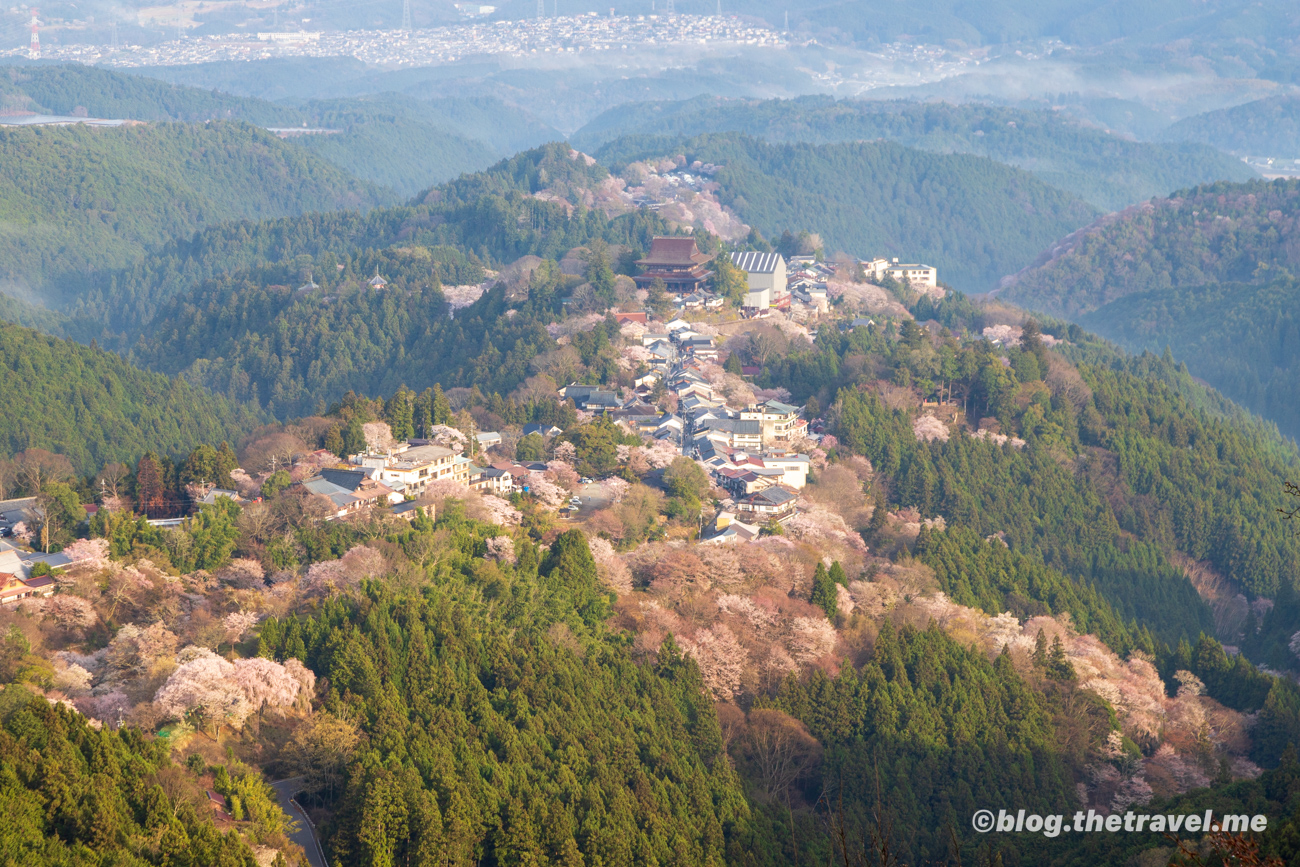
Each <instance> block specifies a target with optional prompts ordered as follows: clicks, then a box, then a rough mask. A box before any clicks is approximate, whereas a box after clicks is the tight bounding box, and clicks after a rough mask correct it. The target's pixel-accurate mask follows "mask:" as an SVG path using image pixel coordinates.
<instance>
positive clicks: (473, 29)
mask: <svg viewBox="0 0 1300 867" xmlns="http://www.w3.org/2000/svg"><path fill="white" fill-rule="evenodd" d="M784 42H785V38H784V37H783V36H782V35H781V34H779V33H777V32H776V31H775V30H771V29H769V28H767V27H764V26H761V25H758V24H755V23H754V22H753V21H752V20H741V19H739V18H736V17H734V16H720V15H637V16H605V17H602V16H599V15H597V14H596V13H594V12H593V13H590V14H587V15H575V16H569V17H555V18H535V19H524V20H519V21H491V22H488V21H484V22H475V23H467V24H462V25H454V26H448V27H438V28H433V29H428V30H342V31H288V32H282V31H273V32H263V33H230V34H223V35H219V36H199V37H194V38H178V39H175V40H172V41H169V42H163V43H159V44H156V45H148V46H143V45H120V46H118V47H113V46H111V45H90V44H77V43H69V44H54V45H44V46H39V45H38V46H36V47H26V46H25V47H22V48H15V49H12V50H9V51H4V52H0V56H3V57H32V56H39V57H40V58H42V59H46V60H63V61H75V62H79V63H87V64H103V65H105V66H115V67H134V66H163V65H179V64H194V63H212V62H216V61H231V60H265V59H269V58H284V57H355V58H356V59H357V60H360V61H362V62H364V63H373V64H378V65H382V66H399V67H402V66H430V65H435V64H438V63H450V62H454V61H456V60H460V59H461V58H464V57H470V56H476V55H505V56H513V57H527V56H535V55H538V54H547V53H551V54H556V55H560V54H574V55H576V54H580V53H586V52H607V51H623V50H630V49H634V48H643V47H647V46H658V47H664V46H674V45H704V46H723V45H736V46H742V45H744V46H776V45H781V44H784Z"/></svg>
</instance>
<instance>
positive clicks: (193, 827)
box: [0, 633, 283, 867]
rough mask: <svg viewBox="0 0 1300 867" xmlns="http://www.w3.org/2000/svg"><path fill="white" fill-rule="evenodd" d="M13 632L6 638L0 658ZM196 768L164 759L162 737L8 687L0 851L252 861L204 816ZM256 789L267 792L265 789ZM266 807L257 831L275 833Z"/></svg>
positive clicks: (1, 717) (1, 727)
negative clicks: (94, 721)
mask: <svg viewBox="0 0 1300 867" xmlns="http://www.w3.org/2000/svg"><path fill="white" fill-rule="evenodd" d="M20 638H21V633H20V634H19V636H18V638H15V637H14V635H13V634H12V633H11V634H10V636H9V637H8V638H6V639H5V644H6V659H5V664H6V665H7V666H8V667H12V665H13V663H14V661H15V657H14V655H13V653H12V650H11V646H12V644H13V643H14V642H15V641H16V640H18V639H20ZM6 673H7V674H8V672H6ZM6 679H10V678H6ZM195 770H196V769H188V770H187V769H184V768H181V767H178V766H176V765H174V764H172V762H171V760H170V758H169V757H168V748H167V747H166V746H165V745H164V744H163V743H162V742H161V741H158V740H156V739H153V738H147V737H145V736H143V735H142V734H141V733H140V732H139V731H138V730H136V729H133V728H124V729H122V730H121V731H120V732H115V731H112V730H111V729H109V728H107V727H105V728H103V729H99V728H92V727H91V726H90V725H89V724H88V722H87V720H86V719H85V718H84V717H82V716H81V715H80V714H78V713H76V712H75V711H69V710H67V709H65V708H62V707H59V706H52V705H50V704H49V703H48V702H47V701H45V700H44V699H43V698H40V697H38V696H35V695H33V694H32V693H30V692H28V691H27V690H26V689H24V688H23V687H21V686H12V687H10V688H8V689H6V690H5V691H4V693H3V700H0V802H3V803H4V805H5V815H6V822H5V829H4V832H3V833H0V857H3V858H4V860H6V861H7V862H9V863H11V864H59V865H64V864H66V865H81V864H124V865H125V864H130V865H164V864H166V865H171V864H176V865H181V864H184V865H196V867H197V865H200V864H210V865H220V867H254V865H256V864H257V863H258V862H257V859H256V857H255V855H254V852H253V850H252V848H251V847H250V846H249V844H248V842H246V841H245V840H244V839H243V838H241V837H240V836H239V835H237V834H233V833H222V832H221V831H220V830H218V829H217V828H216V827H215V825H214V824H213V820H212V817H211V813H212V810H211V809H210V808H209V806H208V804H207V803H206V800H207V799H206V798H205V797H204V794H203V789H202V786H201V781H200V779H199V778H198V777H197V776H196V774H195ZM262 786H263V788H264V784H262ZM258 795H259V796H260V798H261V799H263V800H264V801H265V800H269V792H266V791H260V790H259V791H258ZM268 806H269V805H268ZM266 815H267V819H266V820H264V823H263V824H264V825H265V827H264V828H262V829H261V832H262V833H263V834H265V836H266V837H267V838H268V839H274V838H277V837H279V838H283V831H282V829H281V827H279V821H280V820H276V819H273V818H271V816H272V815H274V814H271V813H270V812H269V811H268V812H267V814H266Z"/></svg>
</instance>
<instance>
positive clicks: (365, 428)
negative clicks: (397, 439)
mask: <svg viewBox="0 0 1300 867" xmlns="http://www.w3.org/2000/svg"><path fill="white" fill-rule="evenodd" d="M361 431H362V433H363V434H365V437H366V449H367V450H369V451H370V453H371V454H383V453H384V452H386V451H388V450H389V449H391V448H392V447H393V443H394V440H393V430H392V428H390V427H389V426H388V424H387V422H382V421H372V422H369V423H367V424H363V425H362V426H361Z"/></svg>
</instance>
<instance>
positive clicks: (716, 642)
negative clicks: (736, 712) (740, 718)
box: [677, 623, 749, 701]
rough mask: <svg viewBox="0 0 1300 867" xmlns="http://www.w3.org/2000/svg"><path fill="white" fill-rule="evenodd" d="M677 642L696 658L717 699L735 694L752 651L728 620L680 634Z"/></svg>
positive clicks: (725, 699) (708, 686) (707, 684)
mask: <svg viewBox="0 0 1300 867" xmlns="http://www.w3.org/2000/svg"><path fill="white" fill-rule="evenodd" d="M677 643H678V644H679V645H680V646H681V648H682V650H683V651H684V652H685V653H687V654H689V655H690V656H691V657H692V658H693V659H694V660H695V663H696V665H698V666H699V668H700V677H701V678H702V679H703V680H704V685H705V686H706V687H707V688H708V689H709V691H710V692H712V693H713V697H714V698H715V699H717V700H718V701H730V700H731V699H733V698H735V697H736V694H737V693H738V692H739V691H740V680H741V676H742V675H743V674H744V671H745V665H746V664H747V663H748V661H749V655H748V654H747V653H746V652H745V648H744V647H742V646H741V644H740V642H739V641H737V640H736V635H735V633H733V632H732V631H731V630H730V629H728V628H727V625H726V624H724V623H715V624H714V625H713V626H711V627H710V628H708V629H701V630H699V631H698V632H696V633H695V635H693V636H692V637H690V638H678V639H677Z"/></svg>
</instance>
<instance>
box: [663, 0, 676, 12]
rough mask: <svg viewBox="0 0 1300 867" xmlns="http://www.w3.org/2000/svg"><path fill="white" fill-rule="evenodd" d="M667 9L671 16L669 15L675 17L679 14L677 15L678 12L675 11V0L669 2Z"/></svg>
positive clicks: (666, 5)
mask: <svg viewBox="0 0 1300 867" xmlns="http://www.w3.org/2000/svg"><path fill="white" fill-rule="evenodd" d="M665 7H666V11H667V14H669V15H675V14H677V13H676V10H674V9H673V0H667V3H666V4H665Z"/></svg>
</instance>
